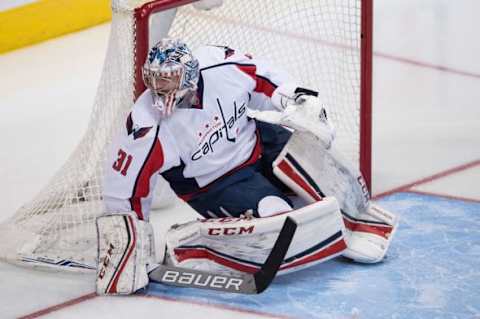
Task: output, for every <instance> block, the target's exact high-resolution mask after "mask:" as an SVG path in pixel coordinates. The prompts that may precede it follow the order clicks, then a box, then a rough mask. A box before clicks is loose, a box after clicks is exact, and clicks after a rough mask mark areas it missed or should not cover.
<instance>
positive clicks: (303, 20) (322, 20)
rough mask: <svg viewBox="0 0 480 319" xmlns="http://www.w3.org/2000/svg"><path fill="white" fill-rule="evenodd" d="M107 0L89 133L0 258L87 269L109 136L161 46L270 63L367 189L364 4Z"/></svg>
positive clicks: (368, 20) (367, 29)
mask: <svg viewBox="0 0 480 319" xmlns="http://www.w3.org/2000/svg"><path fill="white" fill-rule="evenodd" d="M192 2H194V1H191V0H190V1H187V0H158V1H150V2H149V1H140V0H112V13H113V14H112V24H111V33H110V38H109V44H108V50H107V55H106V59H105V63H104V67H103V71H102V76H101V79H100V84H99V87H98V91H97V95H96V98H95V104H94V107H93V111H92V114H91V119H90V123H89V126H88V129H87V132H86V134H85V136H84V138H83V139H82V141H81V142H80V144H79V145H78V146H77V148H76V150H75V151H74V153H73V154H72V155H71V156H70V158H69V160H68V161H67V162H66V164H65V165H64V166H63V167H62V168H61V169H60V170H59V171H58V172H57V173H56V174H55V176H54V177H53V178H52V179H51V180H50V182H49V183H48V185H47V186H46V187H45V188H44V189H43V190H42V191H41V192H40V193H39V194H38V195H37V197H35V198H34V199H33V200H32V201H31V202H29V203H28V204H26V205H24V206H22V207H21V208H20V209H19V210H18V211H17V212H16V214H15V215H13V217H11V218H10V219H8V220H6V221H5V222H4V223H3V224H1V225H0V234H1V235H0V236H1V238H0V258H1V259H2V260H6V261H10V262H14V263H18V264H22V265H33V266H35V265H38V266H47V267H48V266H50V267H54V268H57V269H70V270H77V271H78V270H84V269H95V265H96V261H95V259H96V254H97V239H96V237H97V236H96V230H95V218H96V217H97V216H99V215H100V214H101V213H102V207H103V205H102V198H101V193H102V189H101V188H102V186H101V182H102V174H103V167H104V165H108V164H111V163H105V158H106V152H107V151H106V150H107V148H108V144H109V141H110V140H111V138H112V136H114V135H115V133H116V132H117V131H118V130H119V128H120V127H121V126H122V125H124V120H125V118H126V115H127V114H128V111H129V109H130V108H131V106H132V103H133V101H134V100H135V98H136V97H137V96H138V95H139V94H140V93H141V92H142V91H143V90H144V89H145V88H144V86H143V83H142V79H141V66H142V64H143V62H144V61H145V57H146V55H147V52H148V48H149V47H150V46H151V45H152V44H154V43H155V42H156V41H158V40H159V39H160V38H161V37H164V36H167V35H168V36H170V37H180V38H182V39H183V40H185V42H186V43H188V44H189V46H190V47H191V48H195V47H197V46H199V45H201V44H214V45H226V46H229V47H232V48H234V49H236V50H237V51H240V52H248V53H251V54H254V55H255V56H258V57H263V58H267V59H270V60H272V61H273V62H274V63H275V64H276V65H278V66H280V67H282V68H284V69H286V70H287V71H288V72H289V73H290V74H291V75H292V76H293V77H295V78H298V79H299V80H301V82H302V83H303V84H304V85H305V86H306V87H309V88H314V89H318V90H319V92H320V97H321V98H322V101H323V102H324V103H325V104H326V105H327V106H328V107H329V115H330V118H331V121H332V122H333V123H334V125H335V127H336V130H337V137H336V144H337V146H338V148H339V149H340V151H341V152H342V153H344V155H345V156H346V157H347V158H349V159H350V160H351V161H352V162H354V163H358V167H359V168H360V169H361V171H362V172H363V174H364V176H365V178H366V180H367V183H370V151H371V147H370V145H371V142H370V135H371V108H370V102H371V56H372V51H371V50H372V44H371V40H372V0H262V1H258V0H224V2H223V4H222V5H221V6H220V7H218V8H215V9H212V10H199V9H197V8H195V7H194V6H192V5H191V3H192Z"/></svg>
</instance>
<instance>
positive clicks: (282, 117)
mask: <svg viewBox="0 0 480 319" xmlns="http://www.w3.org/2000/svg"><path fill="white" fill-rule="evenodd" d="M272 104H273V106H274V107H276V108H277V109H278V110H279V111H280V112H276V111H256V110H250V109H249V111H248V116H249V117H251V118H254V119H257V120H259V121H262V122H267V123H272V124H279V125H284V126H287V127H289V128H292V129H294V130H297V131H300V132H311V133H313V134H314V135H315V136H316V137H317V138H318V139H319V141H320V142H321V143H322V144H323V146H324V147H325V148H327V149H329V148H330V146H331V145H332V142H333V140H334V139H335V128H334V127H333V125H332V123H331V122H330V121H329V120H328V117H327V111H326V109H325V106H324V105H322V103H321V102H320V99H319V98H318V92H316V91H312V90H309V89H305V88H301V87H298V86H296V85H293V84H284V85H281V86H279V87H278V88H277V89H276V90H275V91H274V92H273V94H272Z"/></svg>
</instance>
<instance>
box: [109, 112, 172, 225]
mask: <svg viewBox="0 0 480 319" xmlns="http://www.w3.org/2000/svg"><path fill="white" fill-rule="evenodd" d="M144 124H145V123H143V125H144ZM166 133H167V132H165V129H162V125H158V124H157V125H151V126H140V125H138V124H136V123H134V121H133V120H132V113H131V114H130V115H129V117H128V118H127V123H126V127H125V128H124V130H122V132H121V134H120V136H118V138H117V139H116V140H115V141H114V142H113V143H112V146H111V148H110V151H109V155H108V159H107V161H106V167H105V168H104V172H105V174H104V180H103V201H104V205H105V210H106V212H107V213H115V212H125V211H132V210H133V211H135V213H136V214H137V216H138V218H139V219H141V220H148V219H149V214H150V206H151V202H152V193H153V189H154V187H155V184H156V182H157V178H158V173H160V172H162V171H164V170H167V169H170V168H171V167H173V166H177V165H179V163H180V159H179V155H178V152H177V150H176V148H175V147H174V145H175V144H174V143H173V142H172V141H170V139H171V137H170V136H169V134H166Z"/></svg>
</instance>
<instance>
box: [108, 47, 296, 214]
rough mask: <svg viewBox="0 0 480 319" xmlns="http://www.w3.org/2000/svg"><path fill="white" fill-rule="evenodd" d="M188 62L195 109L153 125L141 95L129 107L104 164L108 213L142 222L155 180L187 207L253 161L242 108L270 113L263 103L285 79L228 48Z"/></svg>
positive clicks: (153, 112) (255, 143)
mask: <svg viewBox="0 0 480 319" xmlns="http://www.w3.org/2000/svg"><path fill="white" fill-rule="evenodd" d="M194 56H195V57H196V58H197V59H198V60H199V63H200V77H199V82H198V90H197V97H198V104H197V105H193V107H192V108H177V109H176V110H175V111H174V113H173V114H172V116H170V117H168V118H165V119H161V118H160V114H159V111H158V110H157V109H156V108H155V107H153V106H152V103H153V99H152V96H151V92H150V91H149V90H146V91H145V92H144V93H143V94H142V95H141V96H140V97H139V98H138V100H137V101H136V103H135V105H134V106H133V108H132V111H131V113H130V114H129V116H128V118H127V121H126V124H125V126H124V128H123V129H122V131H121V133H120V136H119V138H118V139H117V140H116V141H115V142H114V143H113V150H112V152H113V154H112V158H111V159H110V160H109V161H107V164H108V165H109V166H108V167H106V174H105V178H104V185H103V195H104V201H105V204H106V210H107V211H108V212H121V211H129V210H134V211H135V212H136V213H137V214H138V216H139V218H142V219H148V213H149V210H150V203H151V199H150V197H151V196H150V193H151V190H153V187H154V185H155V182H156V178H157V176H158V173H161V174H162V176H163V177H164V178H165V179H166V180H167V181H168V182H169V183H170V186H171V187H172V189H173V190H174V191H175V193H176V194H177V195H178V196H179V197H181V198H183V199H185V200H188V199H190V198H193V197H194V196H195V195H196V194H198V193H201V192H204V191H206V190H207V189H208V186H209V184H211V183H212V182H214V181H216V180H218V179H220V178H221V177H222V176H225V175H228V174H230V173H232V172H235V171H236V170H238V169H240V168H242V167H244V166H246V165H250V164H253V163H255V162H256V161H257V160H258V159H259V157H260V156H261V142H260V140H259V137H258V136H257V134H256V125H255V121H253V120H251V119H249V118H248V117H247V114H246V113H247V107H248V108H253V109H260V110H269V109H270V110H271V109H275V108H274V107H273V105H272V103H271V100H270V97H271V96H272V93H273V91H274V90H275V88H276V87H277V86H279V85H280V84H282V83H284V82H287V81H288V77H287V75H286V74H284V73H283V72H279V71H277V70H275V69H273V68H272V67H271V66H269V65H268V64H267V63H266V62H264V61H259V60H256V59H254V58H252V57H250V56H248V55H244V54H237V53H235V52H234V51H233V50H231V49H229V48H224V47H213V46H208V47H202V48H200V49H198V50H196V51H194Z"/></svg>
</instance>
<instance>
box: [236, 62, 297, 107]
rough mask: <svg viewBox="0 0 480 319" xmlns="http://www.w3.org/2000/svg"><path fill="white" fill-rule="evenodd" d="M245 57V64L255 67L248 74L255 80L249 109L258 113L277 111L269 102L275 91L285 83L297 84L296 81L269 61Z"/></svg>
mask: <svg viewBox="0 0 480 319" xmlns="http://www.w3.org/2000/svg"><path fill="white" fill-rule="evenodd" d="M246 57H247V58H248V60H246V61H245V62H246V63H251V64H253V65H254V66H255V68H254V70H255V73H254V74H253V73H251V74H250V76H251V77H252V78H253V79H254V80H255V89H254V90H253V92H252V96H251V100H250V103H249V107H250V108H252V109H256V110H260V111H265V110H278V109H277V108H276V107H274V106H273V104H272V100H271V98H272V94H273V92H274V91H275V89H276V88H277V87H279V86H281V85H283V84H285V83H297V82H298V81H296V80H294V79H293V78H292V77H291V76H290V75H289V74H288V73H287V72H286V71H285V70H283V69H282V68H280V67H278V66H276V65H274V64H273V63H271V62H269V61H266V60H262V59H256V58H253V57H250V56H249V55H246Z"/></svg>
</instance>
